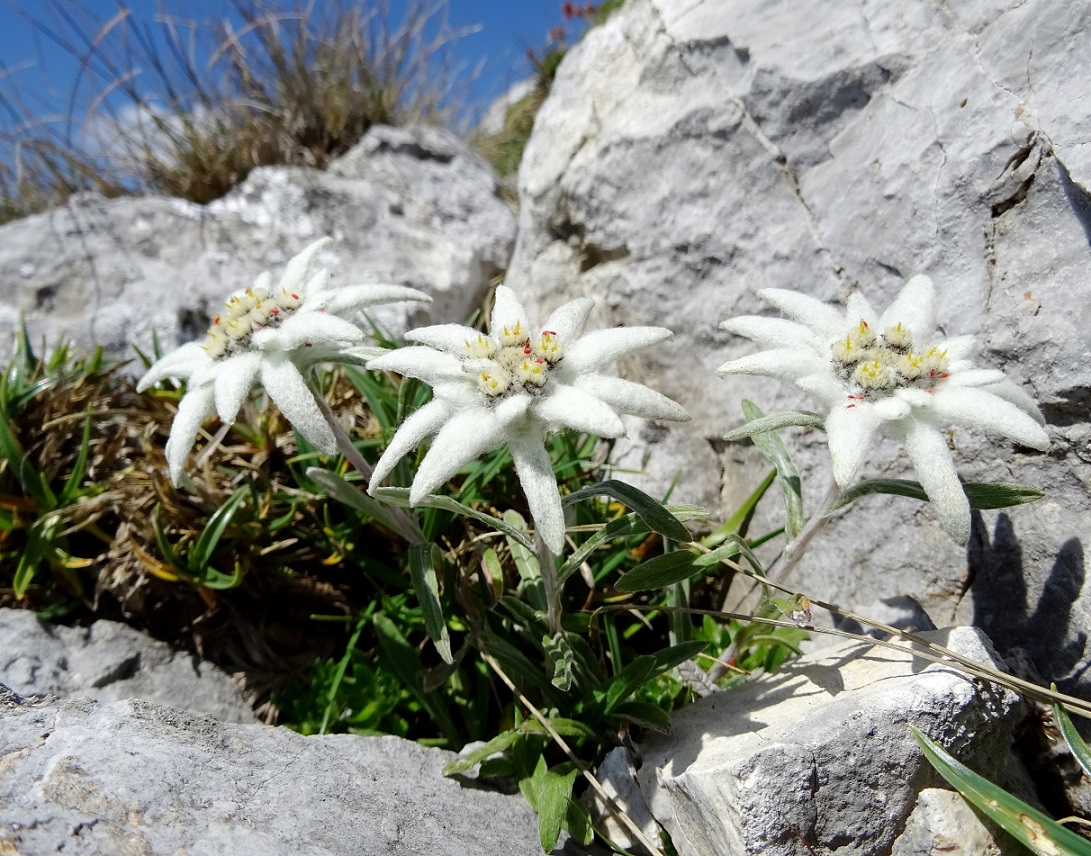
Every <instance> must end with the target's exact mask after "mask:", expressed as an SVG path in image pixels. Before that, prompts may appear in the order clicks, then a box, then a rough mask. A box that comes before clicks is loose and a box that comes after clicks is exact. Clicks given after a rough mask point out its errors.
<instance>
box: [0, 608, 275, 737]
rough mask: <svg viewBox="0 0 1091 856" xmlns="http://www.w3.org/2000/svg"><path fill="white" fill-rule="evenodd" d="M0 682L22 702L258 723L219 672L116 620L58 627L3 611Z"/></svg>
mask: <svg viewBox="0 0 1091 856" xmlns="http://www.w3.org/2000/svg"><path fill="white" fill-rule="evenodd" d="M0 684H6V685H7V686H8V687H10V688H11V689H12V690H14V691H15V692H17V693H19V694H20V695H25V696H31V695H52V696H58V697H67V696H87V697H89V698H93V699H97V700H99V701H115V700H118V699H127V698H140V699H145V700H148V701H153V702H158V703H159V704H166V705H171V706H172V707H177V708H180V709H183V710H189V711H195V712H197V713H204V714H208V715H210V716H214V717H216V718H217V719H221V720H223V721H224V722H238V723H245V722H254V719H255V718H254V714H253V711H252V710H251V709H250V705H248V704H247V703H246V702H245V701H243V699H242V697H241V696H240V695H239V693H238V690H236V688H235V686H234V684H232V682H231V678H229V677H228V676H227V675H226V674H225V673H224V672H222V671H221V670H220V669H219V668H217V667H216V666H214V665H212V664H211V663H207V662H205V661H203V660H200V659H198V658H197V657H195V656H193V655H191V654H186V653H183V652H180V651H175V650H174V649H172V648H171V647H170V646H169V645H166V644H164V643H163V642H158V641H156V640H154V639H150V638H148V637H147V636H145V635H144V634H143V633H140V632H139V631H137V630H134V629H133V628H131V627H129V626H127V625H125V624H118V623H117V622H115V621H105V620H100V621H96V622H95V623H94V624H92V625H91V626H90V627H86V628H83V627H62V626H54V625H50V624H47V623H45V622H42V621H39V620H38V618H37V617H36V616H35V615H34V613H32V612H29V611H27V610H20V609H0Z"/></svg>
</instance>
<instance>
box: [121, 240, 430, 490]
mask: <svg viewBox="0 0 1091 856" xmlns="http://www.w3.org/2000/svg"><path fill="white" fill-rule="evenodd" d="M331 243H332V241H331V240H330V239H329V238H322V239H321V240H318V241H315V242H314V243H313V244H311V245H310V246H309V247H307V248H306V249H305V250H303V252H301V253H300V254H299V255H297V256H296V257H295V258H293V259H291V261H289V262H288V265H287V268H286V269H285V271H284V275H283V276H282V277H281V278H280V282H279V283H278V284H277V285H276V287H273V285H272V276H271V274H269V273H268V272H266V273H262V274H261V275H260V276H258V278H257V279H256V280H255V281H254V285H253V286H252V287H251V288H248V289H246V290H244V291H239V292H236V293H235V294H233V295H231V297H230V298H228V300H227V304H226V306H225V307H224V311H223V313H222V314H221V315H218V316H216V318H215V319H214V320H213V322H212V326H211V328H210V329H209V332H208V335H207V336H206V337H205V338H204V340H202V341H198V342H188V343H186V344H185V345H182V346H181V347H179V348H177V349H176V350H174V351H172V352H171V353H169V354H167V355H166V356H164V357H163V358H162V359H160V360H158V361H157V362H156V363H155V364H154V365H153V366H152V367H151V368H150V369H148V372H147V374H145V375H144V377H142V378H141V379H140V383H139V384H138V386H137V390H138V391H143V390H145V389H147V388H148V387H150V386H152V385H153V384H156V383H159V382H160V381H162V380H164V379H165V378H178V379H182V380H186V381H187V382H188V384H187V389H186V394H185V395H184V396H183V397H182V400H181V401H180V402H179V404H178V413H177V415H176V416H175V418H174V422H173V423H172V425H171V430H170V438H169V439H168V441H167V447H166V454H167V463H168V465H169V467H170V475H171V480H172V481H173V482H174V483H175V484H178V482H179V479H180V478H181V476H182V472H183V467H184V466H185V462H186V458H187V457H189V452H190V450H191V449H192V448H193V443H194V442H195V441H196V439H197V433H198V431H200V429H201V425H202V424H203V423H204V421H205V420H206V419H207V418H208V417H209V416H210V415H212V413H213V411H215V412H217V413H218V414H219V416H220V419H221V420H222V421H223V422H224V423H225V424H229V423H231V422H234V421H235V417H236V416H237V415H238V412H239V408H241V407H242V404H243V401H244V400H245V399H246V397H247V395H249V393H250V390H251V389H252V388H253V387H254V385H255V384H257V383H260V384H261V385H262V386H263V387H264V388H265V390H266V391H267V392H268V393H269V397H270V398H272V399H273V401H274V402H275V403H276V405H277V407H279V408H280V411H281V413H283V414H284V416H285V417H286V418H287V419H288V421H289V422H291V423H292V425H294V426H295V427H296V429H298V431H299V433H300V434H302V435H303V436H304V437H305V438H306V439H307V440H308V442H310V443H311V444H312V445H313V446H314V447H315V448H317V449H319V450H320V451H322V452H326V453H331V452H333V451H334V450H335V449H336V445H337V444H336V440H335V439H334V436H333V431H332V430H331V428H330V426H329V424H328V423H327V422H326V419H325V417H323V415H322V412H321V410H320V409H319V407H318V404H317V403H316V401H315V399H314V395H313V394H312V393H311V390H310V388H309V387H308V384H307V378H306V376H307V373H308V372H309V371H310V369H312V368H313V367H314V366H315V365H317V364H318V363H326V362H362V361H363V359H362V357H363V358H366V357H370V356H373V355H374V353H375V352H377V349H376V351H373V350H372V349H370V348H363V349H361V348H360V344H361V343H362V342H363V341H364V340H365V338H366V337H365V335H364V333H363V332H362V331H361V330H360V328H359V327H357V326H356V325H355V324H353V323H351V322H350V321H347V320H346V319H345V318H343V317H341V316H342V315H345V314H350V313H353V312H355V311H357V310H359V309H363V308H365V307H368V306H375V305H377V304H380V303H392V302H394V301H399V300H424V301H430V300H431V298H430V297H428V296H427V295H426V294H424V293H422V292H420V291H417V290H416V289H413V288H407V287H405V286H401V285H358V286H351V287H349V288H339V289H328V288H327V286H328V284H329V281H330V272H329V271H328V270H325V269H324V268H316V267H315V261H316V260H317V258H318V255H319V253H321V252H322V250H324V249H325V248H326V247H327V246H329V245H330V244H331ZM353 350H355V351H356V352H357V355H356V356H355V357H354V354H353ZM361 355H362V357H361Z"/></svg>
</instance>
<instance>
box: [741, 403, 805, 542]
mask: <svg viewBox="0 0 1091 856" xmlns="http://www.w3.org/2000/svg"><path fill="white" fill-rule="evenodd" d="M742 412H743V415H744V416H745V417H746V420H747V423H748V424H750V423H753V422H754V421H756V420H759V419H762V418H763V417H764V415H765V414H763V413H762V412H761V408H759V407H758V406H757V405H756V404H754V402H752V401H745V400H744V401H743V403H742ZM750 439H751V440H753V441H754V445H755V446H757V447H758V450H759V451H760V452H761V453H762V454H763V455H765V457H766V458H768V459H769V461H770V463H772V464H773V466H775V467H776V468H777V481H778V482H779V483H780V490H781V493H782V494H783V495H784V513H785V525H784V530H785V532H787V533H788V540H789V541H791V540H792V539H793V538H795V537H796V535H798V534H799V532H800V530H801V529H803V525H804V523H805V522H806V520H805V519H804V517H803V493H802V487H801V483H800V480H799V470H797V469H796V465H795V463H793V462H792V456H791V455H789V454H788V448H787V447H786V446H785V445H784V441H783V440H781V439H780V437H779V436H777V434H776V432H774V431H772V430H766V431H761V432H758V433H755V434H753V435H751V438H750Z"/></svg>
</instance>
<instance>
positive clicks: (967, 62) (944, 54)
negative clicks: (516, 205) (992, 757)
mask: <svg viewBox="0 0 1091 856" xmlns="http://www.w3.org/2000/svg"><path fill="white" fill-rule="evenodd" d="M1089 27H1091V6H1087V5H1086V4H1083V5H1073V4H1070V3H1066V2H1064V0H1025V2H1015V0H1005V2H1002V3H986V2H976V0H959V2H955V3H946V4H939V5H936V4H922V3H918V2H915V0H891V2H884V3H872V2H867V0H851V1H850V2H847V3H839V4H833V5H832V6H831V4H829V3H826V2H823V0H800V2H766V0H629V2H627V3H626V4H625V6H624V7H623V8H622V9H621V10H619V11H618V12H617V13H615V14H614V15H613V16H611V18H610V20H609V21H608V22H607V23H606V24H605V25H603V26H602V27H598V28H595V29H593V30H592V31H590V32H589V33H588V34H587V36H586V37H585V38H584V39H582V40H581V42H580V44H579V45H577V46H576V47H574V48H573V49H572V51H571V52H570V53H569V55H568V56H567V57H566V59H565V60H564V62H563V63H562V64H561V67H560V69H559V72H558V75H557V79H556V81H555V84H554V87H553V89H552V92H551V94H550V97H549V99H548V100H547V102H546V104H545V105H544V107H543V108H542V110H541V112H540V113H539V115H538V118H537V121H536V123H535V127H534V133H533V135H532V137H531V140H530V142H529V144H528V146H527V149H526V156H525V159H524V161H523V165H522V168H521V171H520V220H519V233H518V238H517V241H516V250H515V255H514V257H513V259H512V266H511V270H510V271H509V275H508V283H509V284H510V285H511V286H512V287H513V288H514V289H515V290H516V292H517V293H518V294H519V296H520V298H521V299H522V300H523V302H524V304H525V305H526V306H527V308H528V312H529V313H530V314H531V316H532V317H536V316H537V317H544V313H545V312H547V311H549V310H551V309H552V308H554V307H555V306H557V305H559V304H560V303H561V302H563V301H565V300H568V299H571V298H573V297H576V296H588V297H592V298H594V299H595V300H596V301H597V307H596V316H597V317H595V318H593V319H592V323H601V324H604V325H607V324H608V325H615V324H634V325H636V324H657V325H663V326H666V327H669V328H671V329H672V330H674V331H675V338H674V339H673V340H672V341H671V342H669V343H667V344H666V345H664V346H662V347H661V348H659V349H657V350H656V351H655V352H654V353H648V354H646V355H643V356H640V357H639V358H636V359H633V360H632V361H630V362H628V363H627V364H625V365H622V366H621V367H620V369H621V372H622V374H623V375H625V374H627V375H629V376H631V377H634V378H638V379H639V380H641V382H644V383H647V384H648V385H649V386H652V387H654V388H657V389H659V390H660V391H662V392H665V393H668V394H670V395H671V396H672V397H674V398H676V399H677V400H678V401H680V402H681V403H682V404H683V405H684V406H685V407H686V408H687V409H688V410H689V411H690V413H692V414H693V416H694V420H693V422H692V423H689V424H688V425H685V426H671V427H670V428H669V429H664V428H662V427H660V426H655V425H652V426H644V427H636V428H635V430H632V431H631V433H630V437H629V438H628V439H627V440H626V441H623V442H622V443H621V444H619V446H618V448H617V449H616V453H617V461H618V463H619V465H620V466H622V467H634V468H637V469H641V470H644V471H646V472H647V474H648V475H647V476H646V477H643V478H641V479H639V480H638V484H640V485H641V486H642V487H644V488H646V489H647V490H649V492H651V493H653V494H658V495H662V494H663V493H664V492H665V491H666V489H667V487H668V486H669V485H670V484H671V483H672V481H673V480H674V479H675V477H676V476H678V475H679V474H680V475H681V477H680V478H679V480H678V484H677V487H676V488H675V489H674V492H673V494H672V496H673V498H674V499H675V500H677V501H683V502H685V501H691V502H698V503H701V504H705V505H709V506H712V507H717V508H719V509H720V511H721V512H722V513H723V514H724V516H726V515H727V514H729V513H730V512H732V511H733V510H734V509H735V508H737V507H738V505H739V503H740V502H741V501H742V500H743V498H744V497H746V496H747V495H748V494H749V493H750V491H751V490H752V489H753V488H754V486H755V485H756V484H757V483H758V481H759V480H760V478H761V475H762V474H763V472H764V471H765V467H766V466H767V465H766V464H765V463H764V461H763V460H762V459H760V458H759V456H758V455H757V454H756V452H754V450H753V449H752V448H751V447H749V446H748V445H747V444H725V443H723V442H722V440H721V439H720V438H721V437H722V436H723V435H724V433H726V431H727V430H729V429H730V428H733V427H735V426H736V425H737V424H739V423H740V422H741V421H742V416H741V412H740V409H739V401H740V399H742V398H749V399H752V400H754V401H755V402H756V403H757V404H758V405H759V406H760V407H761V408H762V409H763V410H764V411H765V412H767V413H769V412H773V411H776V410H784V409H794V408H798V407H800V406H803V407H807V406H809V404H810V402H808V401H807V400H806V399H803V398H801V397H799V396H798V395H797V394H796V393H795V392H794V391H792V390H790V389H788V388H787V387H785V386H783V385H780V384H777V383H775V382H771V381H769V380H767V379H764V378H743V377H732V378H730V379H727V380H721V379H719V378H717V377H716V375H715V374H714V372H715V369H716V368H717V366H719V365H720V364H722V363H723V362H724V361H725V360H727V359H730V358H734V357H737V356H740V355H742V354H744V353H750V352H752V351H753V350H754V347H753V346H752V345H751V344H750V343H748V342H744V341H742V340H741V339H737V338H734V337H732V336H730V335H728V334H726V333H725V332H723V331H721V330H720V329H719V327H718V325H719V324H720V322H721V321H722V320H724V319H726V318H728V317H731V316H734V315H740V314H748V313H763V312H765V311H766V309H765V308H764V307H763V304H762V303H761V302H760V301H758V300H757V299H756V298H755V294H754V293H755V291H756V290H757V289H759V288H762V287H779V288H789V289H796V290H801V291H804V292H807V293H809V294H811V295H813V296H815V297H817V298H819V299H822V300H827V301H843V300H844V299H845V298H846V297H847V295H848V294H849V293H850V292H851V291H852V290H854V289H862V291H863V292H864V294H865V295H866V296H867V297H868V298H869V299H870V300H871V302H872V303H873V304H874V305H877V306H885V305H886V304H887V303H888V302H889V301H890V299H891V298H892V296H893V295H894V294H895V293H896V292H897V291H898V289H900V287H901V285H902V284H903V283H904V281H905V280H906V279H907V278H908V277H909V276H911V275H912V274H914V273H926V274H928V275H929V276H931V277H932V278H933V280H934V281H935V282H936V285H937V288H938V290H939V296H940V306H941V311H942V313H943V315H942V324H941V326H942V329H943V330H944V331H945V332H947V333H949V334H973V335H975V336H977V337H978V342H979V345H980V346H981V349H982V353H981V354H980V355H979V358H978V364H979V365H981V366H983V367H993V368H1000V369H1003V370H1004V371H1005V372H1006V373H1007V374H1008V375H1009V376H1010V377H1011V378H1012V379H1013V380H1014V381H1015V382H1016V383H1019V384H1022V385H1023V386H1024V388H1025V389H1026V390H1027V391H1028V392H1029V393H1032V394H1034V395H1036V396H1037V398H1038V400H1039V401H1040V402H1041V403H1042V408H1043V411H1044V413H1045V415H1046V418H1047V420H1048V422H1049V426H1048V430H1049V432H1050V435H1051V438H1052V440H1053V443H1054V446H1053V449H1052V451H1051V452H1050V453H1049V454H1047V455H1042V454H1038V453H1032V452H1030V451H1029V450H1026V449H1022V448H1018V447H1014V448H1013V446H1012V444H1010V443H1008V442H1007V441H993V440H992V439H990V438H988V437H985V436H981V435H975V434H973V433H971V432H968V431H964V430H957V431H955V432H954V433H953V434H952V443H953V444H954V445H955V446H956V447H957V452H956V460H957V462H958V466H959V467H960V472H961V473H962V475H963V476H964V477H965V478H966V480H968V481H1016V482H1023V483H1027V484H1033V485H1036V486H1038V487H1040V488H1042V489H1043V490H1045V491H1046V492H1047V498H1046V499H1045V500H1043V501H1040V502H1038V503H1036V504H1034V505H1030V506H1025V507H1021V508H1017V509H1013V510H1011V511H1007V512H1000V513H997V512H986V513H984V514H982V516H981V518H980V519H979V520H978V521H977V528H976V531H975V536H974V539H973V541H972V543H971V548H970V551H969V555H967V554H966V552H965V551H964V550H962V549H961V548H959V547H958V546H956V545H955V544H953V543H952V542H951V541H950V540H949V539H948V538H947V537H946V536H945V535H944V534H943V532H942V530H941V528H940V526H939V524H938V523H937V521H936V519H935V517H934V516H933V515H932V513H931V512H930V510H929V509H928V508H927V507H926V506H921V505H919V504H917V503H916V502H914V501H911V500H906V499H900V498H899V499H895V498H888V497H868V498H867V499H865V500H863V501H861V502H860V503H859V506H860V508H859V510H856V511H855V512H854V513H851V514H848V515H845V516H844V517H842V518H839V519H837V520H835V521H834V522H833V523H832V524H831V525H830V526H829V527H828V528H827V529H826V530H825V531H824V532H823V533H822V534H821V535H820V537H819V538H818V539H816V541H815V542H814V544H813V546H812V548H811V551H810V553H809V554H808V556H807V559H806V561H805V562H804V563H803V564H802V565H801V566H800V567H799V568H797V570H796V572H795V576H794V577H793V578H792V582H793V583H794V584H796V585H797V586H798V587H799V588H801V589H802V590H804V591H806V592H808V593H810V594H812V595H814V596H815V597H819V598H822V599H826V600H832V601H835V602H838V603H842V604H844V603H868V602H872V601H876V600H881V599H885V598H889V597H892V596H897V595H911V596H913V597H915V598H917V599H918V600H919V601H920V603H921V604H922V605H923V606H924V607H925V609H926V610H927V611H928V612H929V613H930V614H931V616H932V618H933V619H934V620H935V621H936V622H937V623H939V624H941V625H942V624H949V623H951V622H952V621H954V620H958V621H962V622H965V623H969V622H970V621H971V620H972V621H973V622H974V623H977V624H979V625H981V626H983V627H985V628H986V629H987V630H988V631H989V633H990V634H992V635H993V636H994V638H995V639H996V641H997V644H998V645H1000V646H1001V650H1002V651H1005V650H1007V649H1008V647H1009V646H1013V645H1022V646H1024V647H1026V648H1027V649H1028V650H1029V651H1031V654H1032V656H1033V658H1034V660H1035V663H1036V664H1037V666H1038V668H1039V669H1040V671H1041V672H1042V673H1043V675H1044V676H1045V677H1046V679H1047V680H1049V679H1053V680H1057V681H1058V683H1059V684H1061V685H1062V686H1069V685H1068V684H1066V681H1071V682H1072V684H1075V683H1076V682H1077V681H1079V682H1080V686H1081V687H1082V688H1083V689H1084V690H1085V691H1086V689H1087V687H1088V686H1091V684H1089V683H1088V679H1087V678H1086V677H1084V678H1081V677H1080V675H1086V674H1091V673H1088V672H1086V670H1085V668H1084V667H1085V666H1086V664H1087V662H1088V652H1087V651H1086V650H1085V645H1086V637H1085V634H1084V633H1083V632H1082V631H1080V630H1079V629H1078V628H1081V627H1086V626H1087V625H1088V624H1089V623H1091V595H1088V594H1087V593H1085V592H1084V582H1085V557H1084V547H1083V544H1084V542H1086V540H1087V538H1088V536H1089V535H1091V467H1089V466H1088V464H1089V463H1091V424H1089V422H1088V419H1089V413H1091V410H1089V407H1088V404H1089V402H1091V360H1088V359H1087V332H1086V323H1085V322H1084V321H1083V320H1082V319H1083V318H1084V317H1086V316H1087V315H1088V313H1091V305H1089V303H1091V292H1089V291H1088V289H1087V277H1088V270H1091V247H1089V239H1091V191H1089V188H1091V144H1089V143H1088V142H1087V139H1086V138H1087V135H1086V133H1083V134H1082V135H1081V133H1080V131H1079V129H1080V128H1084V129H1086V128H1087V127H1088V126H1089V125H1091V101H1089V100H1088V99H1087V98H1085V97H1082V95H1079V93H1078V92H1077V91H1076V90H1077V89H1078V87H1079V86H1080V85H1081V84H1080V83H1079V81H1080V80H1082V79H1084V78H1086V76H1087V75H1086V74H1085V73H1083V72H1087V71H1089V69H1088V59H1087V56H1088V55H1087V52H1086V51H1085V50H1084V49H1083V48H1084V46H1085V43H1086V32H1087V30H1088V28H1089ZM784 436H785V439H786V442H787V443H788V445H789V448H790V450H791V451H792V453H793V455H794V456H795V459H796V462H797V464H798V465H799V466H800V469H801V472H802V477H803V484H804V489H805V499H806V502H807V508H808V509H809V510H814V509H815V506H816V505H817V503H818V502H819V501H820V499H821V497H822V496H823V495H824V494H825V492H826V486H827V485H828V484H829V481H830V465H829V453H828V451H827V449H826V447H825V444H824V441H823V437H822V435H821V434H820V433H819V432H805V431H802V430H792V431H787V432H784ZM879 476H882V477H898V478H912V477H913V476H912V468H911V467H910V465H909V463H908V461H907V459H906V458H905V456H904V454H903V453H902V451H901V450H900V448H899V447H898V446H897V444H895V443H893V442H891V441H884V442H881V443H878V444H876V446H875V448H874V452H873V454H872V455H871V456H870V459H869V461H868V462H867V464H866V466H865V472H864V473H863V474H862V476H861V477H862V478H863V477H879ZM763 505H764V507H763V508H761V509H759V514H758V517H757V519H756V521H755V524H754V526H755V529H754V530H752V531H769V530H771V529H774V528H776V527H777V526H779V525H781V522H782V519H781V518H780V516H779V512H778V510H777V509H776V508H775V503H771V502H767V503H764V504H763ZM970 583H972V585H969V588H968V590H967V584H970ZM964 595H965V596H964ZM1069 688H1070V689H1071V688H1072V687H1071V686H1069Z"/></svg>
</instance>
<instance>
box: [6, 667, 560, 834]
mask: <svg viewBox="0 0 1091 856" xmlns="http://www.w3.org/2000/svg"><path fill="white" fill-rule="evenodd" d="M0 711H2V713H0V807H2V811H0V816H2V818H3V821H4V822H3V824H2V825H0V853H19V854H24V856H36V854H45V853H60V852H63V853H78V854H96V856H119V854H121V855H122V856H126V855H127V854H133V855H134V856H136V855H137V854H178V853H189V854H201V856H219V854H223V856H281V854H284V856H288V854H292V856H296V854H305V856H372V855H373V856H398V855H399V854H405V856H408V854H414V856H415V854H420V853H458V854H465V856H498V854H499V856H524V854H525V856H534V854H537V853H541V847H540V846H539V844H538V835H537V822H536V820H535V817H534V813H533V812H532V811H531V809H530V807H529V806H527V804H526V803H525V801H524V800H523V799H522V797H521V796H519V795H518V794H515V795H504V794H498V793H495V792H492V791H487V790H483V789H476V788H473V787H462V786H461V785H460V784H459V783H458V782H457V781H455V780H453V779H448V778H444V777H443V776H442V774H441V770H442V768H443V765H444V764H446V763H447V762H448V761H450V760H451V759H452V758H453V757H454V754H453V753H451V752H444V751H442V750H439V749H428V748H425V747H423V746H418V745H416V744H415V743H410V742H408V741H405V740H401V739H399V738H396V737H368V738H365V737H356V736H352V735H327V736H324V737H303V736H301V735H299V734H296V733H294V732H292V731H289V730H287V729H285V728H270V727H268V726H264V725H235V724H230V723H224V722H220V721H218V720H216V719H214V718H212V717H209V716H202V715H199V714H192V713H185V712H182V711H180V710H176V709H174V708H170V707H164V706H162V705H158V704H153V703H151V702H147V701H139V700H126V701H115V702H109V703H100V702H94V701H91V700H89V699H86V698H81V699H70V700H68V701H66V702H64V703H57V702H55V701H37V702H28V701H26V700H24V699H22V698H20V697H19V696H18V695H17V694H15V693H13V692H11V691H10V690H8V689H7V688H5V687H3V686H0ZM573 852H576V851H573Z"/></svg>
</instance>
